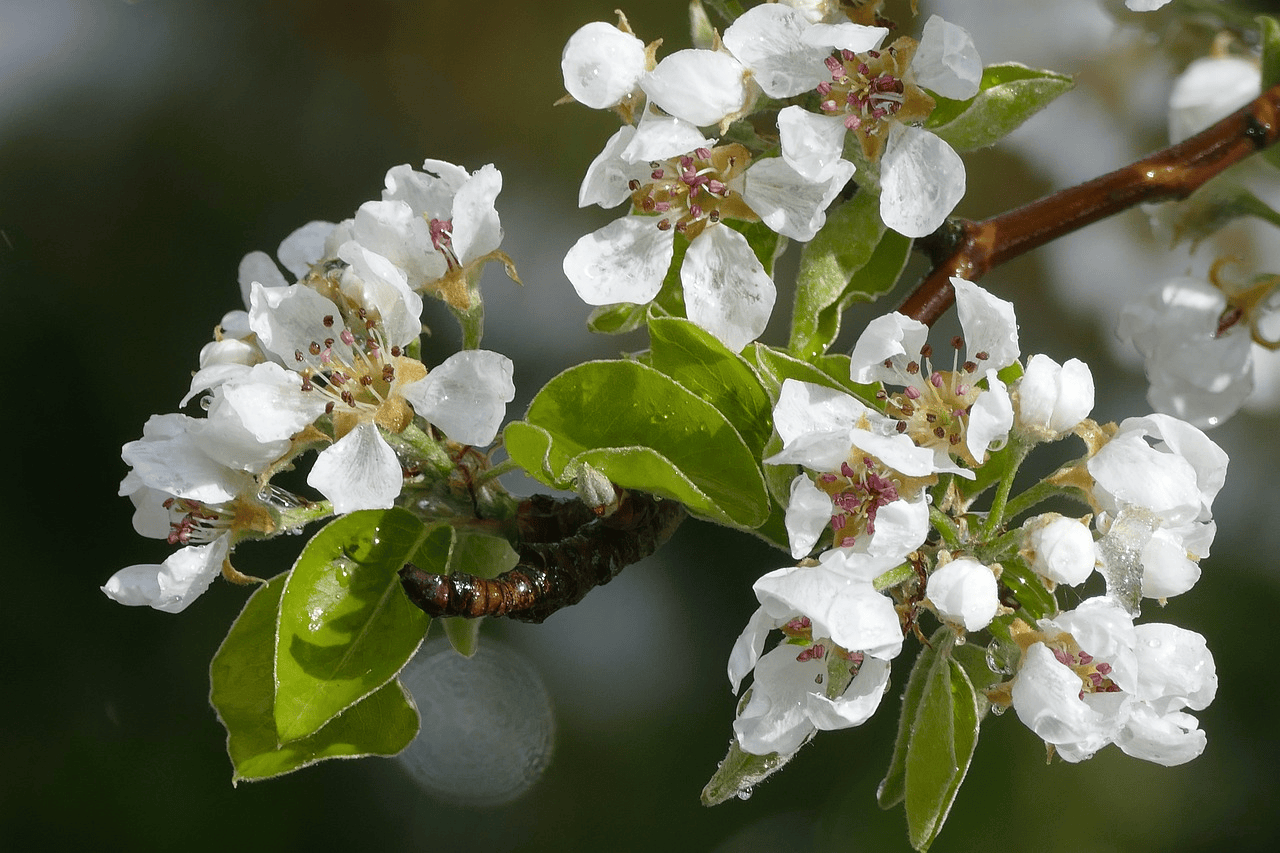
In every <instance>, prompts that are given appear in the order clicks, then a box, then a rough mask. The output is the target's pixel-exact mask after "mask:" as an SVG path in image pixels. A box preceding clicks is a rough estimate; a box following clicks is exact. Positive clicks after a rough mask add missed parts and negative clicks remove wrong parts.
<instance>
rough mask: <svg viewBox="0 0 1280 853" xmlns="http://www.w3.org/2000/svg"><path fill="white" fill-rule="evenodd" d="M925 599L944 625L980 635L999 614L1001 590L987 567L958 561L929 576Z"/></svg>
mask: <svg viewBox="0 0 1280 853" xmlns="http://www.w3.org/2000/svg"><path fill="white" fill-rule="evenodd" d="M926 597H927V599H928V601H929V603H930V604H932V605H933V609H934V610H935V611H937V613H938V616H940V617H941V618H942V619H943V620H944V621H947V622H951V623H954V624H957V625H960V626H962V627H963V628H964V629H965V630H966V631H981V630H982V629H983V628H985V627H987V625H989V624H990V623H991V620H992V619H994V618H995V615H996V613H997V612H999V610H1000V590H999V588H998V586H997V584H996V576H995V574H994V573H993V572H992V571H991V569H990V568H989V567H988V566H984V565H983V564H982V563H979V562H978V561H977V560H974V559H972V558H969V557H960V558H958V559H955V560H952V561H951V562H949V563H947V564H945V565H943V566H941V567H940V568H938V569H937V570H936V571H934V572H933V574H931V575H929V585H928V587H927V589H926Z"/></svg>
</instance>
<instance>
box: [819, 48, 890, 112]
mask: <svg viewBox="0 0 1280 853" xmlns="http://www.w3.org/2000/svg"><path fill="white" fill-rule="evenodd" d="M865 56H866V57H867V58H869V59H873V60H874V59H879V58H880V56H881V53H880V51H878V50H869V51H867V53H866V54H865ZM825 61H826V66H827V70H828V71H830V72H831V80H830V82H828V81H826V80H824V81H822V82H821V83H819V84H818V94H819V95H820V96H821V98H822V100H821V102H820V104H819V108H820V109H821V110H822V111H823V112H825V113H833V114H834V113H845V118H844V125H845V127H847V128H848V129H849V130H857V129H859V128H860V127H862V123H863V122H864V121H871V122H879V121H881V120H883V119H885V118H888V117H890V116H892V115H894V114H895V113H897V112H898V110H900V109H901V108H902V101H903V93H904V92H905V91H906V85H905V84H904V83H903V82H902V80H901V79H900V78H898V77H895V76H893V75H892V74H890V73H888V72H881V73H879V74H877V73H875V72H873V71H872V70H871V67H870V66H869V65H867V62H866V60H865V59H864V58H862V56H860V55H859V54H856V53H854V52H853V51H850V50H841V51H840V52H839V53H838V54H833V55H831V56H828V57H827V58H826V60H825Z"/></svg>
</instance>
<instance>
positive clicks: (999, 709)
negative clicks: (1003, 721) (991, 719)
mask: <svg viewBox="0 0 1280 853" xmlns="http://www.w3.org/2000/svg"><path fill="white" fill-rule="evenodd" d="M1007 710H1008V709H1007V708H1006V707H1005V706H1004V705H992V706H991V713H993V714H995V715H996V716H997V717H998V716H1000V715H1001V714H1003V713H1004V712H1005V711H1007Z"/></svg>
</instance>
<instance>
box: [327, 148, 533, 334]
mask: <svg viewBox="0 0 1280 853" xmlns="http://www.w3.org/2000/svg"><path fill="white" fill-rule="evenodd" d="M385 184H386V186H385V189H384V190H383V191H382V198H381V199H380V200H378V201H368V202H365V203H364V204H362V205H361V206H360V209H359V210H358V211H357V212H356V215H355V217H354V218H352V219H348V220H346V221H345V222H342V223H339V224H338V226H336V227H335V229H334V230H333V232H332V233H331V234H330V236H329V239H328V241H327V244H326V249H327V254H328V256H332V257H338V258H341V259H342V260H343V261H345V262H347V264H349V265H350V267H349V269H348V271H347V273H348V277H347V278H346V279H345V280H344V283H343V287H344V289H346V290H349V291H350V290H357V289H362V290H365V291H367V293H366V296H369V295H370V294H371V292H372V291H374V290H377V291H379V292H380V293H381V296H379V297H377V298H378V299H380V300H382V301H385V302H392V301H394V298H393V296H392V294H396V295H398V297H399V298H400V299H402V300H403V302H404V310H403V311H402V312H401V314H400V315H399V316H395V317H393V316H392V315H384V318H383V319H384V321H385V322H386V323H387V324H388V325H393V324H394V325H396V326H397V327H399V326H410V325H411V326H412V328H411V329H409V330H408V331H409V332H410V333H412V334H414V335H416V334H418V332H419V331H420V320H419V319H418V318H419V316H420V314H421V310H422V306H421V298H420V297H418V295H417V294H418V293H419V292H428V293H432V294H434V295H437V296H439V297H440V298H441V299H443V300H444V301H445V302H447V303H448V304H449V305H450V306H452V307H453V308H456V309H458V310H463V311H465V310H469V309H470V308H472V306H473V304H474V302H475V296H474V295H473V293H472V291H473V289H474V288H475V286H476V285H475V280H476V278H477V277H478V275H479V271H480V269H481V268H482V267H483V266H484V265H485V264H486V263H487V262H489V261H491V260H498V261H501V262H503V263H505V264H506V265H507V268H508V271H509V274H511V275H513V277H514V273H513V272H511V271H512V269H513V268H512V265H511V262H510V259H508V258H507V257H506V255H504V254H503V253H502V252H501V251H500V250H499V249H498V247H499V246H500V245H501V243H502V224H501V221H500V219H499V216H498V212H497V210H496V209H495V208H494V202H495V200H496V199H497V196H498V193H499V192H500V191H501V190H502V174H501V173H500V172H499V171H498V170H497V169H496V168H494V167H493V165H492V164H490V165H487V166H482V167H481V168H480V169H477V170H476V171H475V172H473V173H470V174H468V173H467V170H466V169H463V168H462V167H461V166H455V165H453V164H452V163H447V162H445V161H443V160H426V161H424V162H423V164H422V171H418V170H416V169H414V168H413V167H411V166H409V165H407V164H405V165H400V166H395V167H393V168H391V169H390V170H388V171H387V175H386V182H385ZM351 277H354V279H355V280H354V281H352V280H351ZM415 300H416V301H415ZM415 308H416V309H417V310H414V309H415ZM398 336H399V334H397V337H398Z"/></svg>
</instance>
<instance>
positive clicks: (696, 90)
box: [640, 48, 747, 127]
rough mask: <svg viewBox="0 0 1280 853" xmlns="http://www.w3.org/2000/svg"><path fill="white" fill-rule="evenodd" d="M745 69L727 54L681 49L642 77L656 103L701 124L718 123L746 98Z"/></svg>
mask: <svg viewBox="0 0 1280 853" xmlns="http://www.w3.org/2000/svg"><path fill="white" fill-rule="evenodd" d="M745 72H746V69H744V68H743V67H742V63H740V62H739V61H738V60H736V59H734V58H733V57H732V56H730V55H729V54H727V53H724V52H721V51H713V50H699V49H696V48H694V49H689V50H678V51H676V52H675V53H673V54H670V55H669V56H667V57H665V58H663V60H662V61H661V62H659V63H658V66H657V67H656V68H654V69H653V70H652V71H650V72H648V73H647V74H645V75H644V76H643V77H641V78H640V88H641V89H643V90H644V92H645V94H646V95H648V96H649V99H650V100H651V101H653V103H655V104H657V105H658V106H659V107H661V108H662V109H663V110H665V111H666V112H668V113H670V114H671V115H673V116H676V117H677V118H681V119H684V120H685V121H687V122H689V123H690V124H694V125H697V126H698V127H706V126H707V125H712V124H718V123H719V122H720V121H721V120H722V119H724V118H727V117H728V116H731V115H734V114H735V113H738V112H740V111H741V110H742V108H743V107H744V106H745V105H746V101H747V88H746V85H745V84H744V82H743V80H744V76H745Z"/></svg>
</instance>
